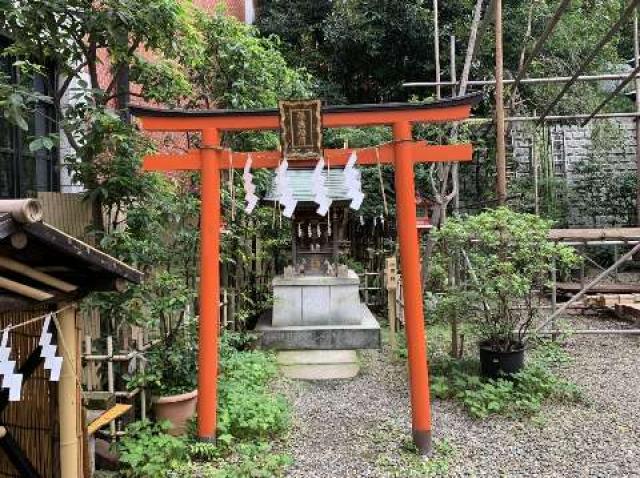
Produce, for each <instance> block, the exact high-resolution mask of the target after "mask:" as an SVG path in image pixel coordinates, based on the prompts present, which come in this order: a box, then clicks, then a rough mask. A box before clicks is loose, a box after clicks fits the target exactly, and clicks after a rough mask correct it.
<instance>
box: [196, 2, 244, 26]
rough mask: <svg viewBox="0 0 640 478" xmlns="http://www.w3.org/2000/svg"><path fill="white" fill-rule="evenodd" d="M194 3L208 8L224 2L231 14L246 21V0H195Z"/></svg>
mask: <svg viewBox="0 0 640 478" xmlns="http://www.w3.org/2000/svg"><path fill="white" fill-rule="evenodd" d="M193 3H194V4H195V5H197V6H199V7H200V8H204V9H207V10H210V9H214V8H215V7H216V6H217V5H218V4H224V5H225V6H226V10H227V13H228V14H229V15H233V16H234V17H236V18H237V19H239V20H242V21H243V22H244V21H246V18H245V0H194V2H193Z"/></svg>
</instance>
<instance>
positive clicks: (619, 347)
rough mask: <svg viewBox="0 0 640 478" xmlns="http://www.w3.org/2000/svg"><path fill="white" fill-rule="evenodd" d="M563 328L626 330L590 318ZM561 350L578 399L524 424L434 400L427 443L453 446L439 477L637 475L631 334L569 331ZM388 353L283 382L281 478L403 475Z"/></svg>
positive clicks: (395, 376)
mask: <svg viewBox="0 0 640 478" xmlns="http://www.w3.org/2000/svg"><path fill="white" fill-rule="evenodd" d="M571 324H572V325H573V326H575V327H585V328H589V327H590V328H620V327H626V326H627V325H622V324H620V323H616V322H611V321H603V320H602V319H595V318H579V319H577V318H574V319H572V320H571ZM565 349H566V350H567V351H568V352H569V354H570V355H571V356H572V357H573V359H574V360H573V361H572V362H571V363H570V364H569V365H567V366H565V367H564V368H563V369H562V370H561V374H563V375H564V376H566V377H567V378H569V379H570V380H572V381H574V382H575V383H577V384H578V385H579V387H580V388H581V390H582V391H583V392H584V394H585V395H586V397H587V400H586V401H585V403H577V404H576V403H567V404H549V405H546V406H545V407H544V408H543V411H542V413H541V414H540V415H539V416H538V417H537V418H536V419H534V420H523V421H516V420H511V419H507V418H501V417H497V418H496V417H492V418H489V419H487V420H485V421H478V420H473V419H471V418H470V417H469V416H468V415H467V414H466V413H465V412H464V410H462V409H461V408H460V407H459V406H458V405H456V404H455V403H454V402H451V401H439V400H435V401H434V403H433V419H434V423H433V428H434V440H435V443H436V444H438V443H440V444H441V446H443V445H442V444H446V448H447V449H449V448H451V449H452V450H453V451H452V453H451V455H450V457H449V458H447V459H446V462H447V463H448V465H449V466H448V471H447V472H446V473H445V476H488V477H525V476H545V477H588V476H594V477H640V369H639V367H638V365H639V363H640V337H629V336H626V337H625V336H598V337H594V336H574V337H571V338H569V339H568V340H567V341H566V346H565ZM389 357H390V355H389V352H388V351H382V352H378V351H372V352H365V353H363V367H362V370H361V373H360V375H359V376H358V377H357V378H355V379H353V380H346V381H333V382H307V383H300V382H294V383H290V384H288V385H287V386H286V389H287V393H288V394H289V396H290V397H291V399H292V401H293V405H294V427H293V430H292V432H291V435H290V437H289V439H288V440H287V444H286V445H284V451H287V452H288V453H290V454H291V455H292V456H293V459H294V461H295V463H294V465H293V466H292V467H291V468H290V469H289V474H288V476H290V477H309V478H311V477H314V478H316V477H317V478H329V477H331V478H334V477H335V478H346V477H391V476H397V477H406V476H408V475H409V472H408V471H407V468H404V471H403V466H405V465H400V466H398V465H396V466H395V467H394V466H390V465H393V463H394V462H395V463H405V462H403V461H402V460H405V461H406V457H407V455H409V454H408V453H406V451H405V450H406V448H405V447H406V443H407V437H409V436H410V417H409V409H408V403H409V398H408V392H407V381H406V371H405V367H404V365H403V364H401V363H393V362H392V361H391V360H390V359H389ZM444 447H445V446H443V448H444ZM403 457H404V458H403ZM418 464H420V463H419V462H418ZM432 464H433V465H437V463H432ZM430 470H431V469H430ZM431 471H433V470H431ZM416 476H422V475H416Z"/></svg>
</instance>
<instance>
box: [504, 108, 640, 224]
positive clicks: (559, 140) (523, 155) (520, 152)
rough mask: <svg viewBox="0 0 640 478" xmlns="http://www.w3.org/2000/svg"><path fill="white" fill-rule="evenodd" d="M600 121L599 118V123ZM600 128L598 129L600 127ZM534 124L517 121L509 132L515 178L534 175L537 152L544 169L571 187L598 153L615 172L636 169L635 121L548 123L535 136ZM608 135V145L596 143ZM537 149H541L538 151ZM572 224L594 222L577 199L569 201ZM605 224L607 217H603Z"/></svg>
mask: <svg viewBox="0 0 640 478" xmlns="http://www.w3.org/2000/svg"><path fill="white" fill-rule="evenodd" d="M596 121H599V123H598V124H596ZM598 128H599V130H598V131H594V130H595V129H598ZM533 131H534V127H533V123H528V122H527V123H524V122H523V123H514V124H513V126H512V128H511V130H510V132H509V151H508V154H509V159H508V163H509V168H510V171H509V175H510V176H511V178H522V177H530V176H531V174H532V173H531V171H532V164H533V160H534V158H533V157H534V153H535V156H536V159H535V160H536V161H537V162H538V165H539V169H538V170H539V171H540V168H543V167H546V168H548V170H549V171H551V168H553V174H554V176H555V177H556V178H557V179H560V180H564V181H566V184H567V187H568V190H569V191H571V190H572V187H573V186H574V183H575V180H576V177H577V174H578V173H577V171H576V168H577V166H578V165H579V164H580V162H581V161H585V160H588V159H589V158H590V157H593V156H597V157H600V158H602V159H604V160H605V161H606V162H607V163H608V164H609V165H610V167H611V173H612V174H613V173H624V172H634V171H635V170H636V164H635V162H636V158H635V153H636V137H635V125H634V120H633V119H631V118H628V119H627V118H621V119H615V120H594V121H592V122H591V123H589V124H588V125H586V126H581V125H580V124H579V123H575V124H560V123H552V124H548V125H547V127H546V130H544V132H543V131H541V130H540V129H538V130H537V133H536V134H537V138H534V132H533ZM598 135H599V137H600V138H605V143H606V147H604V148H603V147H602V143H600V146H598V144H597V143H596V142H597V141H598V139H597V137H598ZM536 148H537V150H536ZM568 212H569V214H568V215H569V224H570V225H574V226H580V225H587V224H589V223H590V221H589V220H587V219H586V218H585V217H583V215H582V214H581V211H580V203H579V201H577V200H575V199H574V200H570V201H569V211H568ZM602 223H603V224H605V223H607V218H606V217H602Z"/></svg>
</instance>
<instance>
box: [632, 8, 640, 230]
mask: <svg viewBox="0 0 640 478" xmlns="http://www.w3.org/2000/svg"><path fill="white" fill-rule="evenodd" d="M633 54H634V56H635V67H636V68H638V67H640V39H639V38H638V10H637V9H636V11H635V12H634V13H633ZM634 84H635V91H636V113H640V79H638V77H637V76H636V79H635V81H634ZM635 126H636V131H635V132H636V225H638V226H640V118H638V117H636V118H635Z"/></svg>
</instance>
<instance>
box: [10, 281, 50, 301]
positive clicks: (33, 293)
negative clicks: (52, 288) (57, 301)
mask: <svg viewBox="0 0 640 478" xmlns="http://www.w3.org/2000/svg"><path fill="white" fill-rule="evenodd" d="M0 289H5V290H9V291H11V292H15V293H16V294H20V295H23V296H25V297H29V298H30V299H34V300H39V301H43V300H49V299H52V298H53V295H52V294H49V293H48V292H45V291H43V290H40V289H36V288H35V287H30V286H28V285H25V284H21V283H20V282H16V281H13V280H11V279H7V278H6V277H1V276H0Z"/></svg>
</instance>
